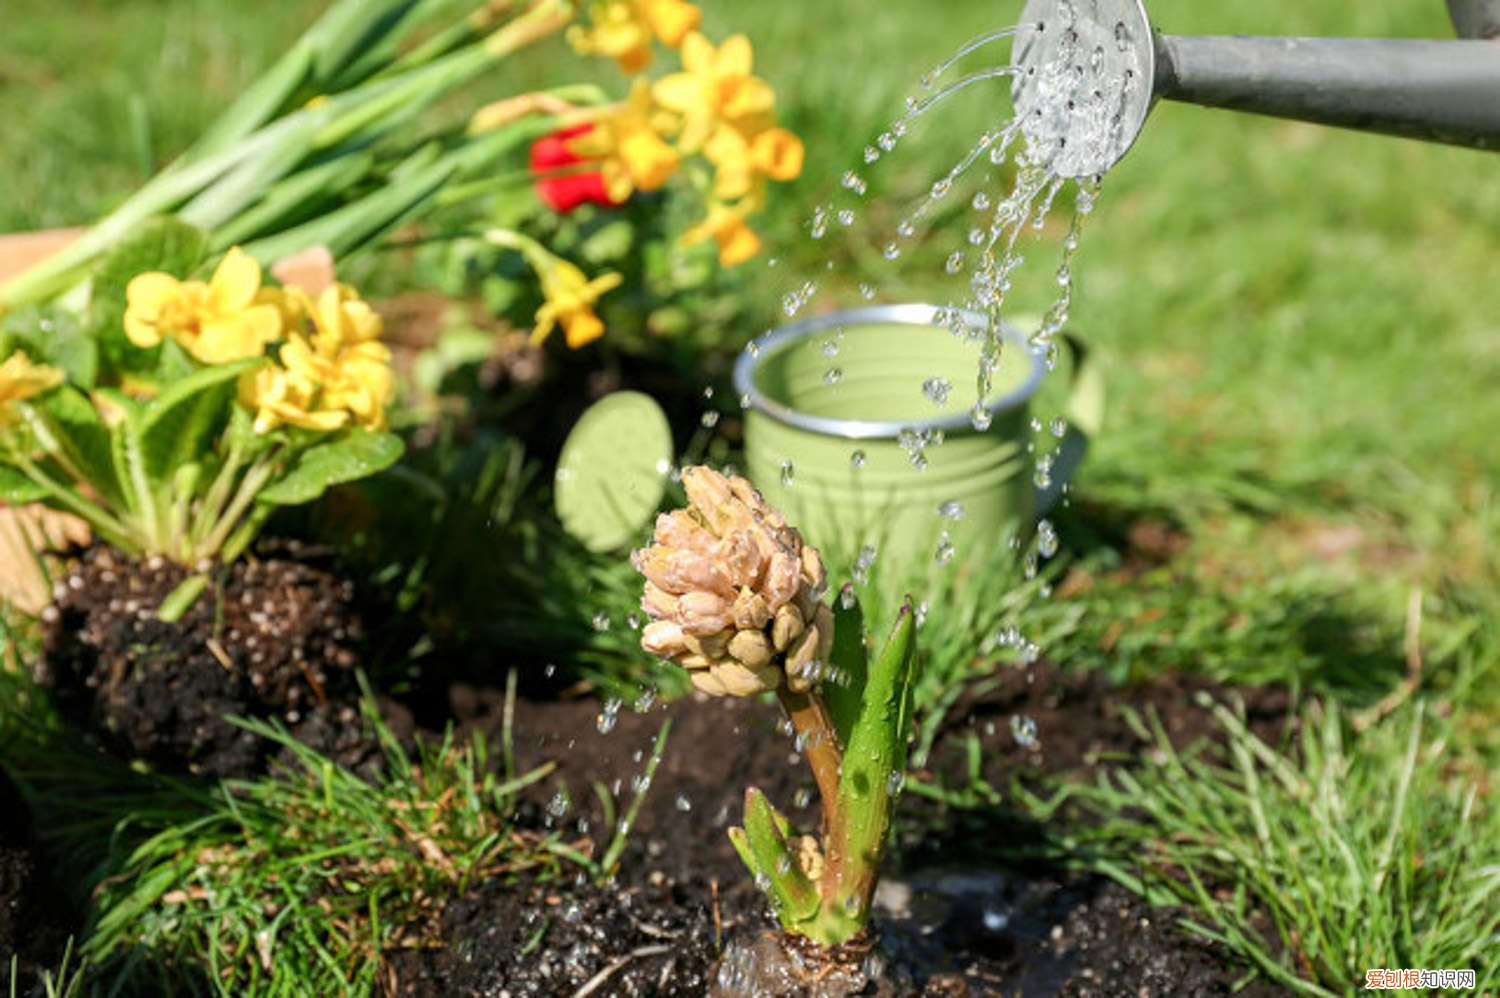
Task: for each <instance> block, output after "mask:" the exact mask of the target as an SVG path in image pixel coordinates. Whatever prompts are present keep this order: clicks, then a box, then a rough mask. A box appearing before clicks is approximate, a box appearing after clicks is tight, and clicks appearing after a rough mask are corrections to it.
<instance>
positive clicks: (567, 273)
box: [531, 257, 624, 350]
mask: <svg viewBox="0 0 1500 998" xmlns="http://www.w3.org/2000/svg"><path fill="white" fill-rule="evenodd" d="M535 262H536V263H543V265H542V266H540V267H538V273H539V276H540V277H541V279H542V294H543V295H544V296H546V299H547V300H546V301H545V302H543V303H542V307H541V308H539V309H537V310H536V329H534V330H533V331H532V333H531V342H533V343H541V342H542V341H543V340H545V339H546V338H547V337H548V336H550V335H551V333H552V330H553V329H554V328H555V327H556V326H558V325H561V326H562V327H563V335H564V336H565V337H566V338H567V341H568V347H569V348H570V349H573V350H577V349H578V348H579V347H582V346H585V345H586V344H589V343H592V342H593V341H594V340H597V339H598V338H599V337H601V336H603V335H604V322H603V321H602V320H601V319H600V318H599V316H597V315H595V314H594V304H595V303H596V302H597V301H598V300H599V299H600V298H601V297H603V296H604V294H605V293H606V292H608V291H612V290H613V289H615V288H617V287H619V286H620V282H621V281H622V280H624V278H622V277H621V276H620V275H619V274H615V273H608V274H603V275H601V276H599V277H596V278H594V279H593V280H589V278H588V276H587V275H585V274H584V272H583V271H581V270H579V269H578V268H577V267H575V266H573V264H571V263H569V262H568V261H566V260H560V259H558V258H557V257H552V258H551V259H550V260H549V261H535Z"/></svg>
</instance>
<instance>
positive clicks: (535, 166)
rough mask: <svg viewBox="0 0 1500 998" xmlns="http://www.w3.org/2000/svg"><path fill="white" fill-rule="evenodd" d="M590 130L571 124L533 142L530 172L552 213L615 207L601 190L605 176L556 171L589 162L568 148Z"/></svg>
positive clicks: (538, 192)
mask: <svg viewBox="0 0 1500 998" xmlns="http://www.w3.org/2000/svg"><path fill="white" fill-rule="evenodd" d="M593 130H594V126H593V125H592V124H590V123H584V124H582V125H574V126H572V127H571V128H562V129H559V130H558V131H555V132H552V133H551V134H550V135H544V136H542V137H541V138H539V139H537V140H536V142H534V143H532V146H531V172H532V173H533V174H534V175H535V176H536V178H537V181H536V193H537V196H538V197H540V198H541V199H542V201H543V202H545V203H546V204H547V205H548V207H550V208H551V209H552V210H553V211H557V212H563V213H567V212H570V211H572V210H573V209H574V208H577V207H578V206H579V205H581V204H602V205H606V206H607V205H613V204H616V202H615V201H612V200H610V197H609V192H608V191H606V190H605V189H604V174H603V173H601V172H600V171H598V170H589V171H584V172H581V173H580V172H573V171H569V172H559V171H564V170H568V169H569V168H570V167H575V166H577V165H578V164H580V163H587V162H589V161H588V160H586V159H584V158H583V157H582V156H579V155H578V154H576V153H574V152H573V150H572V149H569V148H568V141H569V140H570V139H576V138H578V137H579V136H580V135H587V134H588V133H589V132H591V131H593Z"/></svg>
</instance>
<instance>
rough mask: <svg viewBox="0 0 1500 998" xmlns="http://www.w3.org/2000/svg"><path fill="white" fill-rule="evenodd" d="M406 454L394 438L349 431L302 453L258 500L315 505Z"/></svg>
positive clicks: (279, 503)
mask: <svg viewBox="0 0 1500 998" xmlns="http://www.w3.org/2000/svg"><path fill="white" fill-rule="evenodd" d="M403 450H404V448H403V446H402V444H401V438H400V437H398V436H396V435H395V434H392V433H376V432H373V431H370V430H346V431H344V432H341V433H339V434H337V435H335V436H334V437H332V438H331V439H329V440H328V441H326V442H324V443H320V444H315V445H313V446H312V447H309V448H307V449H306V450H304V451H302V452H301V453H299V454H298V455H297V456H296V457H295V458H293V460H292V462H291V464H290V466H289V467H288V468H287V469H286V471H285V472H284V473H283V474H282V475H281V476H280V477H279V478H277V479H275V480H273V481H272V483H271V484H270V485H268V486H267V487H266V488H264V489H262V490H261V492H260V495H259V496H258V497H257V498H258V499H259V501H260V502H262V503H266V504H268V505H272V506H299V505H301V504H302V503H307V502H312V501H313V500H314V499H316V498H318V497H319V496H321V495H322V494H323V493H324V492H326V491H327V490H328V489H329V488H330V487H332V486H334V485H339V484H342V483H343V482H352V481H355V480H356V479H360V478H365V477H367V476H369V475H373V474H375V473H376V472H377V471H384V470H385V469H386V468H389V467H390V466H391V465H393V464H395V463H396V462H397V461H398V460H400V458H401V454H402V451H403Z"/></svg>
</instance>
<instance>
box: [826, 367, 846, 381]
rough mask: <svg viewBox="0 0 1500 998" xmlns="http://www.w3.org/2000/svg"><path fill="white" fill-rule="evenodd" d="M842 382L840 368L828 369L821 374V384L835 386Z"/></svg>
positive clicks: (842, 374)
mask: <svg viewBox="0 0 1500 998" xmlns="http://www.w3.org/2000/svg"><path fill="white" fill-rule="evenodd" d="M843 380H844V369H843V368H842V367H830V368H829V369H828V370H826V371H824V372H823V384H825V385H836V384H838V383H839V382H840V381H843Z"/></svg>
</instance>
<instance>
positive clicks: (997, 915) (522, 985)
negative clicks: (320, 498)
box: [388, 664, 1290, 996]
mask: <svg viewBox="0 0 1500 998" xmlns="http://www.w3.org/2000/svg"><path fill="white" fill-rule="evenodd" d="M1199 691H1206V692H1209V693H1212V694H1214V695H1215V696H1216V697H1217V698H1218V699H1221V700H1222V699H1224V695H1225V691H1224V690H1223V689H1221V688H1218V687H1215V686H1213V685H1212V684H1209V683H1207V682H1204V681H1202V680H1197V679H1191V678H1187V677H1182V676H1168V677H1163V678H1161V679H1158V680H1153V681H1151V682H1148V683H1145V684H1142V685H1140V686H1137V687H1136V688H1134V689H1131V690H1126V691H1119V690H1111V689H1109V688H1108V687H1107V686H1106V685H1105V684H1104V683H1103V682H1102V681H1099V680H1098V679H1097V678H1093V677H1090V676H1086V675H1073V674H1066V673H1062V672H1060V671H1058V670H1056V669H1055V668H1053V667H1051V666H1048V665H1045V664H1039V665H1037V666H1034V667H1032V668H1031V669H1029V670H1024V671H1023V670H1016V671H1014V672H1008V673H1006V674H1005V675H1004V676H1003V677H1002V681H1001V682H1000V683H999V684H998V686H997V688H995V689H993V690H991V691H990V692H988V693H985V694H983V695H980V696H977V697H974V698H972V699H971V700H970V701H969V702H967V703H965V704H963V705H962V708H961V709H960V710H956V711H955V712H954V716H955V718H956V719H955V720H954V722H953V723H951V724H950V725H949V726H948V727H947V728H946V729H945V731H944V732H943V734H942V736H941V737H940V738H939V740H938V742H937V744H936V746H935V748H934V752H933V758H932V763H931V766H930V772H929V773H928V774H927V775H929V776H937V777H939V778H945V779H950V780H957V779H958V778H959V777H960V776H961V775H962V772H963V771H962V770H960V769H959V768H958V764H959V762H960V760H962V758H963V757H964V756H963V753H964V751H965V744H966V742H967V740H968V739H969V737H970V732H973V733H974V734H975V736H976V737H978V738H979V739H980V740H981V744H982V745H983V748H984V752H983V758H984V760H985V762H984V775H985V777H986V779H987V780H989V782H990V783H991V784H992V785H993V786H995V787H1000V788H1003V787H1005V786H1007V785H1008V781H1009V779H1010V776H1011V775H1012V774H1015V773H1017V772H1023V773H1030V774H1032V775H1033V776H1035V775H1037V774H1042V773H1062V772H1068V773H1076V774H1079V775H1086V774H1087V773H1088V772H1089V771H1091V770H1093V769H1094V768H1096V767H1098V766H1101V765H1113V764H1117V763H1128V761H1129V760H1130V758H1131V757H1134V756H1138V754H1139V753H1140V752H1142V751H1143V750H1145V749H1146V744H1145V743H1143V742H1142V741H1141V740H1140V739H1138V738H1137V737H1136V736H1135V735H1134V734H1133V733H1132V730H1131V728H1130V727H1129V726H1128V725H1127V724H1126V723H1125V722H1124V721H1123V720H1122V719H1121V712H1120V708H1121V706H1123V705H1129V706H1132V707H1134V708H1135V709H1137V710H1142V711H1144V710H1147V709H1153V710H1154V711H1155V712H1156V713H1157V714H1158V715H1159V716H1160V717H1161V718H1162V722H1163V725H1164V727H1165V729H1166V730H1167V732H1168V733H1169V735H1170V736H1171V738H1172V739H1173V741H1174V743H1177V744H1185V743H1187V742H1190V741H1192V740H1195V739H1197V738H1200V737H1205V736H1212V735H1213V734H1214V732H1215V726H1214V724H1213V722H1212V718H1211V715H1210V713H1209V711H1208V710H1207V709H1205V708H1203V707H1200V706H1198V705H1196V704H1195V703H1194V697H1193V694H1194V693H1196V692H1199ZM1241 695H1243V696H1244V697H1245V698H1246V700H1247V702H1248V704H1249V713H1250V716H1251V718H1252V726H1254V727H1256V728H1257V730H1259V731H1261V732H1262V733H1265V734H1268V735H1273V736H1274V734H1275V732H1276V729H1277V728H1278V726H1279V725H1281V723H1282V719H1283V718H1284V717H1285V716H1286V711H1287V709H1288V708H1289V706H1290V705H1289V703H1288V701H1287V698H1286V696H1285V694H1284V693H1282V692H1280V691H1277V690H1248V691H1241ZM451 699H452V712H453V715H454V716H455V717H456V718H457V719H458V721H459V723H460V725H461V726H462V727H464V728H465V729H468V730H471V731H482V732H485V733H486V735H487V736H489V737H491V738H496V737H498V736H499V733H500V730H501V714H502V708H503V696H502V695H501V694H500V693H499V692H498V691H493V690H481V689H474V688H471V687H463V686H457V687H454V688H453V690H452V691H451ZM1012 714H1022V715H1025V716H1027V717H1030V718H1032V719H1033V720H1034V721H1035V722H1036V725H1037V744H1036V746H1035V747H1032V748H1024V747H1021V746H1018V745H1017V744H1016V740H1015V738H1014V736H1013V735H1012V733H1011V726H1010V717H1011V715H1012ZM666 718H670V719H671V720H672V723H673V727H672V732H671V736H670V740H669V743H668V746H667V750H666V754H665V756H664V758H663V759H662V762H661V764H660V767H659V768H658V770H657V773H656V777H655V781H654V784H653V785H652V786H651V787H650V788H649V792H648V793H647V795H646V797H645V801H644V804H643V806H642V809H641V812H640V817H639V820H638V823H637V825H636V829H635V831H634V832H633V834H632V836H631V838H630V840H629V845H628V847H627V848H626V850H625V853H624V856H623V858H622V862H621V866H620V871H621V872H620V877H619V880H618V882H617V884H616V885H615V886H614V887H613V888H599V887H596V886H593V885H591V884H585V883H581V882H580V883H577V884H570V885H558V884H552V885H549V886H548V887H545V888H543V887H538V886H537V885H534V884H528V883H523V884H519V885H511V886H507V885H503V884H495V883H492V884H486V885H483V886H480V887H477V888H475V889H473V890H471V891H470V892H469V893H468V894H466V895H464V896H463V897H462V898H460V899H458V900H457V901H455V902H453V903H452V904H450V906H449V908H448V910H447V912H446V913H445V916H444V919H443V926H442V931H443V939H442V940H441V941H440V942H441V943H443V944H444V945H442V946H440V947H439V948H435V949H431V950H426V951H420V952H418V951H408V952H403V953H400V954H396V955H394V956H393V957H392V959H391V960H390V963H389V966H388V971H389V980H390V982H391V990H392V992H393V993H399V994H403V995H489V996H498V995H502V994H510V995H542V994H574V993H578V992H579V989H580V988H583V987H585V986H587V985H588V984H589V983H590V982H595V983H594V990H592V991H590V992H588V993H591V994H611V995H613V994H624V995H635V994H672V995H678V994H702V993H705V991H706V990H707V989H708V985H709V984H710V983H711V982H713V981H714V980H715V975H720V976H719V977H718V983H719V984H720V985H727V986H728V989H727V990H724V991H722V993H747V992H748V993H764V994H807V995H816V994H821V993H828V992H824V991H819V990H818V988H817V987H809V986H800V985H799V986H795V987H794V986H789V985H786V984H785V981H784V980H780V981H779V982H777V979H775V978H768V977H765V976H761V977H757V978H754V979H753V981H752V979H751V978H749V977H744V976H737V975H739V974H740V973H741V970H742V969H743V968H741V967H739V965H738V964H737V960H738V958H737V957H736V956H735V953H736V952H742V951H743V950H744V948H746V947H751V948H753V947H755V946H757V945H760V940H761V937H762V936H763V935H764V933H765V932H766V930H767V929H768V928H771V927H773V925H772V922H771V919H770V916H769V913H768V910H767V906H766V905H765V903H764V900H763V899H762V898H761V896H760V895H759V892H758V891H757V890H756V888H755V887H754V885H753V884H752V883H750V882H749V878H748V876H747V875H746V874H745V872H744V870H743V868H742V866H741V865H740V861H739V859H738V857H737V856H736V855H735V854H734V851H733V848H732V847H731V846H730V844H729V841H728V838H727V836H726V834H725V829H726V828H727V827H728V826H730V825H731V824H735V823H737V822H738V821H739V818H740V813H741V806H742V804H741V802H742V799H743V794H744V789H745V787H746V786H749V785H755V786H758V787H760V788H761V789H762V790H764V791H765V792H766V793H767V795H768V796H769V797H770V798H771V800H773V801H774V802H776V804H777V805H778V806H779V807H781V808H782V809H783V810H785V811H786V813H787V814H788V816H789V817H790V818H791V819H792V820H793V821H794V822H795V823H796V824H798V825H799V826H801V827H802V828H805V829H813V828H815V827H816V807H817V804H816V800H815V798H814V795H813V793H812V784H811V779H810V777H809V775H808V771H807V768H806V766H805V765H804V764H803V763H802V762H801V761H800V760H799V759H798V758H797V756H796V755H795V753H794V752H793V750H792V743H791V740H790V739H789V737H787V735H786V734H785V733H784V732H783V731H782V730H781V728H780V718H779V716H778V715H777V714H776V713H775V712H774V711H773V710H772V709H771V708H770V707H769V706H766V705H762V704H759V703H752V702H746V701H742V700H717V701H712V702H694V701H684V702H679V703H674V704H671V705H668V706H667V707H665V708H661V707H656V708H653V709H649V710H645V711H635V710H632V709H631V708H630V707H628V706H627V707H624V708H622V709H621V710H620V711H618V713H611V712H603V711H601V709H600V707H599V705H598V704H597V703H595V702H592V701H590V702H581V701H580V702H571V703H570V702H561V703H559V702H547V703H528V702H522V703H520V704H518V705H517V708H516V712H515V727H514V747H515V753H516V757H517V764H518V765H519V766H520V767H522V768H523V769H524V768H527V767H530V766H535V765H539V764H541V763H543V762H545V761H549V760H550V761H555V762H556V763H557V764H558V768H557V770H556V771H555V772H554V773H553V774H551V775H550V776H549V777H548V779H547V780H545V781H542V782H540V783H537V784H534V785H533V786H532V787H530V788H528V790H527V791H526V793H527V797H526V801H525V804H524V806H523V814H522V820H523V821H524V822H525V823H528V824H532V825H534V826H537V827H555V828H558V829H560V830H563V831H565V832H566V833H568V835H569V836H570V837H576V836H578V835H587V836H591V837H593V839H594V840H595V842H596V843H599V846H598V848H599V849H602V848H603V843H605V842H607V840H608V829H606V828H603V827H602V825H603V820H604V818H603V813H602V808H601V807H600V805H599V804H598V801H597V798H596V794H595V792H594V790H593V785H594V784H595V783H597V784H599V785H601V786H602V787H603V788H605V789H606V790H607V791H608V792H610V793H611V794H612V795H613V796H614V798H615V800H617V801H618V802H619V806H620V808H622V809H623V807H624V806H625V805H626V804H627V803H628V802H629V800H630V799H631V798H632V796H633V794H634V788H635V786H637V785H638V783H637V777H638V776H639V775H640V774H641V773H642V771H643V770H644V768H645V765H646V761H647V756H648V755H649V753H650V749H651V743H652V741H653V739H654V738H655V736H656V733H657V730H658V729H659V727H660V726H661V723H662V721H663V720H664V719H666ZM900 810H901V835H900V840H901V841H902V843H903V848H902V850H901V854H900V855H899V856H898V857H896V861H895V862H893V863H892V864H891V869H890V871H889V872H888V874H887V876H886V878H885V880H884V882H883V884H882V889H881V892H880V895H879V896H878V897H877V909H878V911H877V918H876V927H877V929H878V931H879V934H880V941H879V946H878V948H877V949H876V950H875V955H874V957H873V959H874V961H875V963H872V964H871V965H870V966H869V967H868V968H867V969H868V970H874V971H875V974H874V975H873V977H871V978H870V979H869V980H868V982H867V984H868V986H867V987H866V989H865V990H864V991H863V992H860V993H868V994H934V995H966V994H967V995H988V994H1023V995H1051V994H1070V995H1115V994H1129V995H1138V994H1147V995H1179V994H1181V995H1220V994H1229V993H1230V989H1231V984H1232V982H1233V981H1234V980H1235V979H1236V978H1237V976H1238V975H1239V973H1240V969H1239V968H1237V967H1234V966H1232V965H1231V963H1230V962H1229V958H1228V956H1227V954H1226V953H1224V952H1223V951H1222V950H1221V949H1219V948H1218V947H1216V946H1214V945H1211V944H1208V943H1206V942H1203V941H1201V940H1198V939H1196V938H1194V937H1191V936H1189V935H1187V934H1186V933H1184V932H1182V931H1181V930H1180V929H1179V928H1177V925H1176V923H1177V920H1178V917H1179V913H1178V912H1176V911H1174V910H1171V909H1152V908H1150V907H1148V906H1146V905H1145V904H1143V903H1142V902H1141V901H1139V900H1138V899H1136V898H1135V897H1134V896H1133V895H1130V894H1129V893H1128V892H1126V891H1125V890H1124V889H1122V888H1120V887H1118V886H1117V885H1115V884H1113V883H1111V882H1109V881H1106V880H1104V879H1103V878H1100V877H1095V876H1089V875H1084V874H1077V873H1071V872H1068V871H1065V870H1061V869H1058V868H1055V867H1051V866H1049V865H1048V864H1046V863H1045V862H1040V861H1034V860H1033V861H1028V862H1024V863H1022V862H1016V861H1012V860H1008V859H1006V858H1004V857H1003V856H1002V855H1001V854H1000V851H999V849H998V848H997V847H999V846H1001V845H1002V844H1003V845H1009V846H1014V845H1017V844H1020V845H1024V844H1025V842H1024V841H1022V842H1019V843H1018V842H1016V841H1013V840H1012V837H1011V833H1012V832H1013V831H1014V832H1016V833H1017V834H1019V835H1021V836H1023V837H1024V835H1026V834H1032V835H1040V831H1039V830H1037V829H1034V828H1027V827H1026V826H1025V824H1024V822H1021V823H1016V819H1015V818H1014V816H1013V815H1010V814H1009V813H1008V812H1006V811H1005V810H1004V809H1003V808H1000V809H996V810H994V811H988V812H978V813H976V812H959V811H950V810H948V809H946V808H945V807H944V806H942V805H940V804H938V803H936V802H934V801H931V800H929V799H927V798H924V797H920V796H917V795H915V794H908V795H906V796H905V797H904V799H903V800H902V802H901V809H900ZM575 915H576V916H578V917H576V918H575V917H573V916H575ZM716 943H724V944H727V945H729V947H730V948H729V951H728V955H727V957H726V959H725V960H724V963H723V965H722V966H719V965H717V964H716V959H717V954H718V952H719V946H718V945H716ZM768 981H771V982H772V983H768ZM757 989H759V990H757ZM1249 993H1252V994H1255V993H1259V994H1274V993H1278V992H1277V991H1275V990H1274V989H1269V988H1263V989H1261V990H1259V991H1256V990H1254V989H1252V990H1251V991H1250V992H1249Z"/></svg>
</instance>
